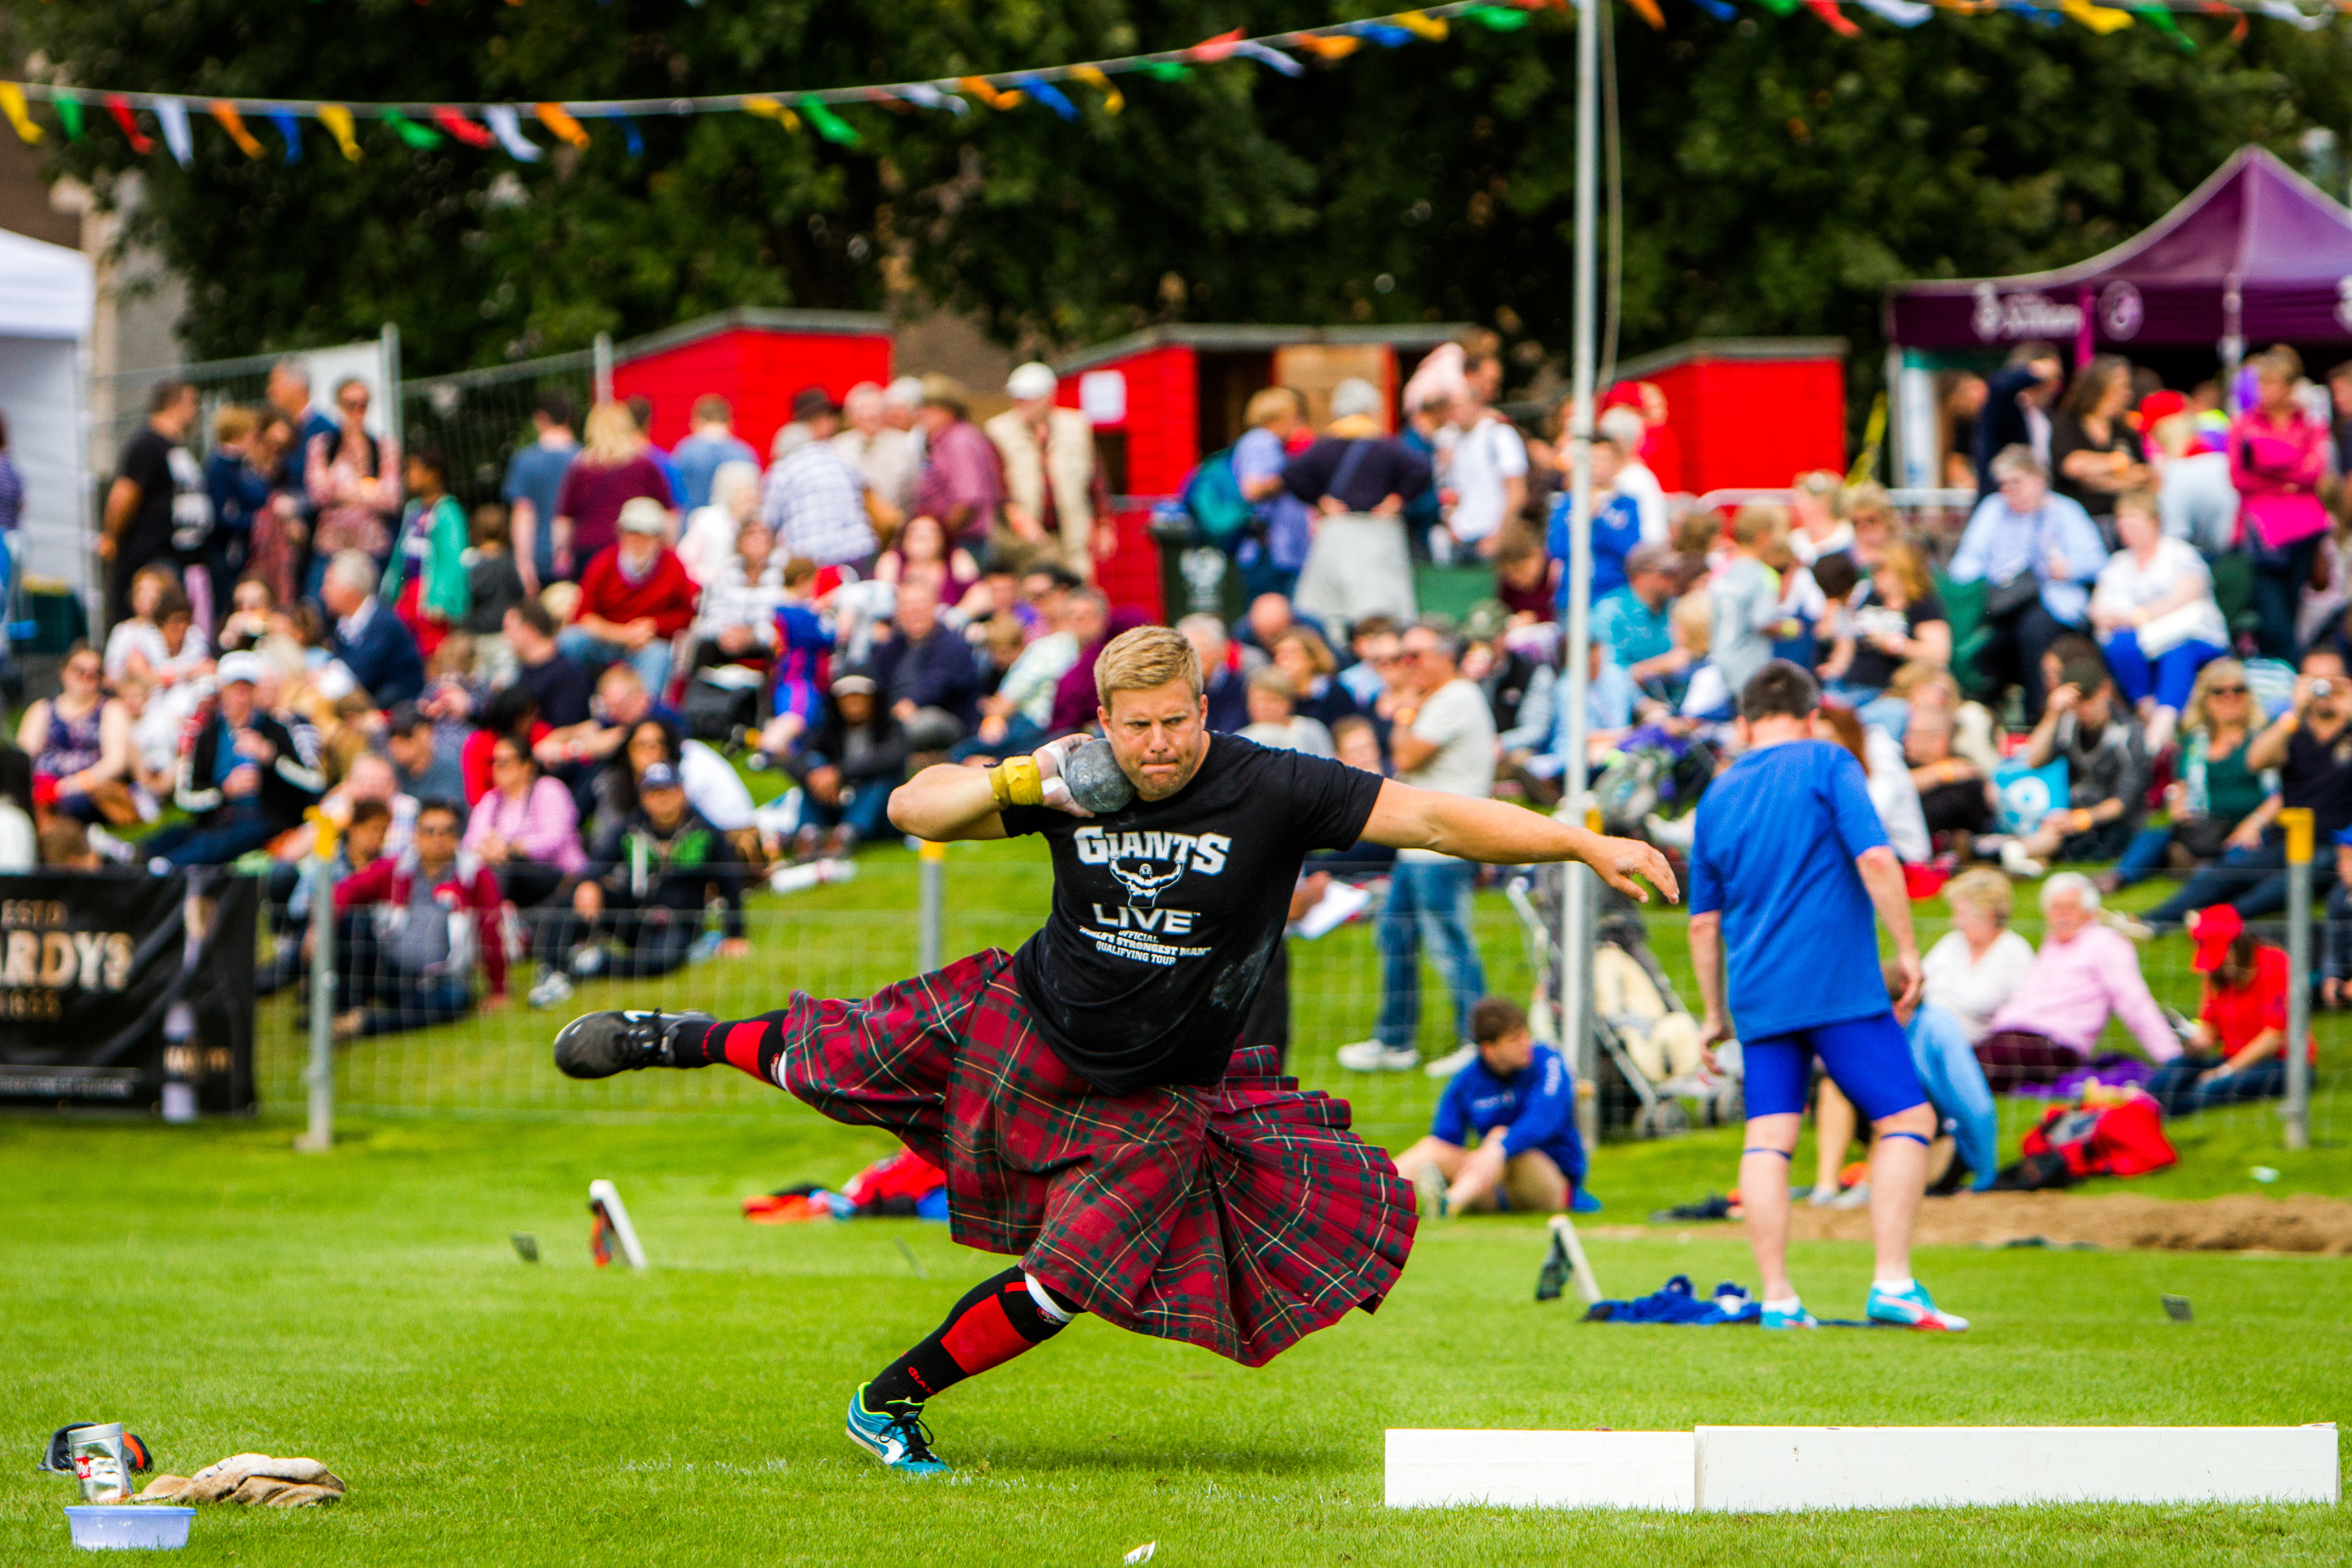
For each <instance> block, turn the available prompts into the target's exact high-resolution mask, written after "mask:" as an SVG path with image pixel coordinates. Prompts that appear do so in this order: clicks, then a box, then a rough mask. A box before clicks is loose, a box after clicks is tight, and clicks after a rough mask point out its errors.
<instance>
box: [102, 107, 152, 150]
mask: <svg viewBox="0 0 2352 1568" xmlns="http://www.w3.org/2000/svg"><path fill="white" fill-rule="evenodd" d="M106 112H107V113H109V114H111V115H112V116H114V122H115V123H116V124H117V125H120V126H121V127H122V133H123V134H124V135H125V136H128V137H129V138H131V151H132V152H133V153H139V154H141V155H142V156H144V155H145V154H147V153H152V152H153V151H154V150H155V143H154V142H153V141H152V139H151V138H150V137H149V136H148V134H147V133H146V132H143V131H142V130H140V129H139V120H138V117H137V116H136V115H134V114H132V113H131V100H129V99H127V98H125V97H123V96H122V95H121V93H119V92H110V93H108V94H107V95H106Z"/></svg>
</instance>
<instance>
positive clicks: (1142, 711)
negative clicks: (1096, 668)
mask: <svg viewBox="0 0 2352 1568" xmlns="http://www.w3.org/2000/svg"><path fill="white" fill-rule="evenodd" d="M1208 709H1209V700H1208V699H1207V698H1206V697H1205V696H1202V697H1195V696H1193V695H1192V689H1191V688H1189V687H1188V686H1186V684H1185V683H1184V682H1183V681H1181V680H1171V681H1169V682H1167V683H1166V684H1165V685H1161V686H1155V687H1152V688H1151V689H1150V690H1147V691H1114V692H1112V693H1111V695H1110V706H1109V707H1108V708H1105V709H1101V710H1098V712H1099V716H1100V718H1101V720H1102V726H1103V735H1104V737H1105V738H1106V739H1108V741H1109V742H1110V747H1111V752H1112V753H1113V754H1114V755H1116V756H1117V757H1118V766H1119V771H1120V772H1121V773H1125V774H1127V777H1128V782H1129V783H1130V784H1133V785H1135V793H1136V794H1137V795H1139V796H1141V797H1142V798H1143V799H1145V800H1166V799H1167V798H1168V797H1169V796H1170V795H1174V794H1175V793H1176V792H1177V791H1178V790H1180V789H1182V788H1183V787H1184V786H1185V785H1186V784H1190V783H1191V782H1192V774H1193V773H1195V772H1197V771H1198V770H1199V768H1200V766H1201V759H1202V757H1203V756H1204V755H1206V754H1207V751H1208V743H1209V722H1208Z"/></svg>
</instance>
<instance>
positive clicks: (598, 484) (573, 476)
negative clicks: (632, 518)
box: [555, 452, 677, 569]
mask: <svg viewBox="0 0 2352 1568" xmlns="http://www.w3.org/2000/svg"><path fill="white" fill-rule="evenodd" d="M639 496H651V497H652V498H653V499H654V500H657V501H659V502H661V503H662V505H664V506H666V507H671V506H675V505H676V504H677V503H676V502H675V501H673V500H671V499H670V493H669V480H667V479H664V478H663V477H662V471H661V465H660V464H658V463H656V462H655V461H654V460H653V459H652V458H649V457H647V456H646V455H645V454H644V453H643V452H640V453H638V454H637V455H636V456H635V457H634V458H630V459H629V460H628V461H627V462H625V463H616V464H614V466H613V467H611V468H604V467H601V466H599V465H597V464H593V463H591V462H589V461H588V460H587V459H586V458H577V459H575V460H574V461H573V462H572V466H571V467H570V468H566V469H564V470H563V482H562V485H561V486H560V487H559V488H558V489H557V490H556V492H555V515H556V516H558V517H568V518H570V519H571V520H572V565H573V567H574V568H575V569H577V568H578V567H580V566H582V565H584V564H585V563H588V562H591V561H593V560H594V559H595V558H596V557H597V556H598V555H599V554H600V553H602V552H604V551H606V550H609V549H611V548H612V545H613V542H614V540H616V539H618V538H619V537H620V536H621V533H620V525H621V508H622V506H623V505H624V504H625V502H628V501H633V500H636V499H637V497H639Z"/></svg>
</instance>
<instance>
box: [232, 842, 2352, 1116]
mask: <svg viewBox="0 0 2352 1568" xmlns="http://www.w3.org/2000/svg"><path fill="white" fill-rule="evenodd" d="M1047 888H1048V874H1047V871H1046V868H1045V864H1044V862H1043V859H1042V858H1040V859H1039V860H1038V861H1037V862H1036V863H1035V864H1034V865H1031V864H1027V863H1022V864H1013V863H1009V862H1006V861H1003V860H1001V859H999V860H983V861H979V862H976V863H975V862H970V861H965V860H964V859H963V858H962V857H957V858H956V859H955V860H953V861H951V862H950V868H949V871H948V880H947V899H946V911H947V912H946V916H945V927H944V931H943V946H942V951H943V952H946V953H947V954H948V955H949V956H950V957H953V956H956V955H959V954H961V953H966V952H974V951H977V950H980V949H982V948H985V947H992V946H993V947H1002V948H1005V949H1008V950H1009V949H1011V948H1013V947H1015V946H1017V945H1019V943H1020V942H1022V941H1024V939H1025V938H1026V937H1027V936H1028V935H1029V933H1030V932H1031V931H1034V930H1035V928H1036V926H1037V925H1038V923H1039V922H1040V921H1041V920H1042V918H1043V913H1044V910H1045V898H1046V893H1047ZM917 907H918V892H917V875H916V869H915V865H914V862H913V860H912V859H911V858H908V857H904V856H900V855H898V854H897V853H895V852H885V853H882V854H877V855H875V856H873V857H870V858H868V859H867V860H866V861H865V862H862V863H861V867H860V874H859V875H858V876H857V877H856V879H854V880H851V881H846V882H841V883H836V884H833V885H829V886H822V887H817V888H814V889H807V890H805V891H802V892H797V893H793V894H786V895H777V894H772V893H768V892H765V891H761V892H759V893H756V894H754V895H753V896H752V898H751V900H750V901H749V908H748V910H747V915H746V930H747V934H748V935H749V937H750V940H751V944H752V952H751V955H750V956H749V957H745V958H740V959H730V958H725V957H719V956H710V957H707V958H703V959H700V960H698V961H695V962H690V963H685V964H684V965H682V966H681V967H678V968H677V969H675V970H674V971H672V972H671V973H667V974H663V975H659V976H656V977H649V978H642V979H627V980H624V979H614V978H599V979H594V980H587V981H582V982H579V983H578V986H577V991H576V994H573V995H572V997H570V998H569V999H566V1000H564V1001H562V1003H560V1004H559V1005H554V1006H551V1007H550V1008H548V1009H546V1010H543V1011H535V1010H532V1009H531V1008H530V1007H529V1006H528V1005H526V1003H525V1002H524V999H523V998H524V994H525V993H526V992H527V991H528V990H529V989H530V984H531V978H532V971H531V966H530V963H528V962H523V963H518V964H517V965H516V966H515V969H514V973H513V974H512V975H511V977H510V988H511V990H512V992H513V994H514V1001H513V1003H512V1004H511V1005H510V1006H509V1008H508V1009H507V1010H506V1011H504V1012H496V1013H491V1012H480V1011H476V1012H474V1013H472V1014H470V1015H469V1016H465V1017H463V1018H460V1019H458V1020H457V1021H456V1022H454V1023H448V1024H443V1025H439V1026H432V1027H427V1028H422V1029H416V1030H412V1031H408V1032H404V1033H398V1034H390V1035H382V1036H376V1037H369V1038H363V1039H360V1040H356V1041H353V1042H352V1043H349V1044H344V1045H339V1046H338V1047H336V1054H335V1063H336V1066H335V1079H336V1100H337V1104H338V1106H339V1108H340V1109H341V1110H344V1111H349V1112H352V1113H356V1114H361V1115H475V1116H530V1117H541V1116H546V1117H568V1116H581V1117H592V1116H593V1117H598V1118H604V1117H613V1116H625V1117H626V1116H648V1117H651V1116H667V1115H674V1114H681V1113H693V1114H706V1115H707V1114H713V1113H718V1114H731V1115H735V1116H741V1117H750V1116H766V1115H773V1114H776V1113H777V1112H778V1111H779V1110H786V1109H788V1108H787V1107H786V1106H785V1104H784V1102H783V1101H782V1100H780V1099H779V1098H778V1097H777V1095H776V1094H775V1092H774V1091H773V1090H771V1089H765V1088H763V1087H762V1086H761V1085H759V1084H757V1083H755V1082H753V1081H752V1080H751V1079H748V1078H746V1077H744V1076H743V1075H741V1074H740V1073H734V1072H727V1071H705V1072H694V1073H666V1072H665V1073H643V1074H632V1075H627V1076H625V1077H623V1078H619V1079H611V1080H607V1081H604V1082H599V1083H575V1082H572V1080H570V1079H564V1078H563V1077H562V1076H561V1075H560V1074H558V1073H557V1072H556V1071H555V1069H554V1068H553V1066H552V1065H551V1060H550V1056H549V1043H550V1041H551V1039H552V1037H553V1036H554V1032H555V1030H556V1029H557V1028H558V1027H559V1026H561V1025H562V1023H563V1022H564V1021H565V1020H567V1019H569V1018H571V1017H572V1016H575V1015H576V1014H578V1013H581V1012H585V1011H589V1010H592V1009H595V1008H602V1007H621V1006H628V1007H662V1008H667V1009H673V1010H675V1009H682V1008H689V1007H691V1008H696V1009H699V1010H702V1011H707V1012H710V1013H714V1014H716V1015H718V1016H720V1017H722V1018H724V1017H745V1016H753V1015H756V1014H759V1013H762V1012H767V1011H770V1010H772V1009H775V1008H778V1007H781V1006H782V1005H784V1004H785V1002H786V1001H787V999H788V998H789V996H790V995H791V994H792V993H793V991H795V990H801V991H806V992H809V993H811V994H817V995H830V996H857V995H863V994H866V993H868V992H870V991H873V990H876V989H877V988H879V987H881V986H883V985H885V984H889V983H890V982H892V981H895V980H899V979H903V978H905V977H907V976H908V975H910V974H912V973H915V971H916V967H917V958H916V952H917V945H918V942H919V930H918V921H917V918H916V910H917ZM1644 920H1645V925H1646V929H1647V931H1648V936H1649V945H1650V948H1651V951H1652V952H1654V954H1655V955H1656V957H1657V959H1658V961H1659V963H1660V964H1661V965H1662V967H1663V969H1664V973H1665V974H1666V976H1667V978H1668V979H1669V980H1670V981H1671V983H1672V984H1673V986H1674V988H1675V991H1676V993H1677V994H1679V996H1680V997H1681V999H1682V1000H1683V1002H1684V1003H1685V1005H1687V1006H1689V1007H1691V1008H1692V1009H1694V1010H1696V1006H1697V1002H1698V995H1697V992H1696V987H1695V986H1694V984H1692V980H1691V973H1690V966H1689V957H1688V952H1687V948H1686V946H1685V941H1684V920H1685V917H1684V916H1683V915H1682V914H1680V913H1679V912H1676V911H1664V912H1655V911H1654V912H1651V913H1649V914H1647V915H1646V916H1645V917H1644ZM714 929H715V928H714ZM1472 929H1473V935H1474V938H1475V942H1476V943H1477V946H1478V948H1479V951H1480V954H1481V957H1482V959H1483V962H1484V964H1485V969H1486V990H1488V991H1490V992H1496V993H1500V994H1506V995H1510V996H1513V997H1517V998H1519V999H1521V1000H1523V1001H1524V1000H1526V999H1528V997H1529V996H1530V994H1531V992H1532V989H1533V986H1534V984H1535V971H1534V969H1533V967H1532V966H1531V964H1530V962H1529V957H1528V948H1527V945H1526V942H1525V941H1524V938H1523V929H1522V927H1521V924H1520V921H1519V917H1518V915H1517V913H1516V912H1515V911H1514V910H1513V908H1512V906H1511V904H1510V902H1509V901H1508V900H1507V899H1506V898H1505V896H1504V895H1503V893H1502V892H1501V891H1500V890H1499V889H1494V888H1490V889H1486V890H1482V891H1481V892H1480V893H1479V894H1478V895H1477V896H1476V899H1475V903H1474V914H1473V921H1472ZM1947 929H1948V926H1947V925H1946V924H1945V923H1944V922H1942V921H1933V920H1923V921H1921V924H1920V938H1921V943H1922V946H1923V947H1924V946H1926V945H1927V944H1928V943H1931V942H1934V941H1935V940H1936V939H1937V937H1939V936H1941V935H1942V934H1943V933H1944V931H1945V930H1947ZM2018 929H2019V930H2020V931H2021V933H2022V934H2023V935H2025V936H2026V937H2027V939H2028V940H2029V941H2033V942H2039V941H2040V939H2041V935H2042V932H2041V929H2040V921H2039V919H2038V917H2031V916H2029V917H2028V918H2022V919H2021V920H2020V921H2018ZM2265 934H2266V936H2269V937H2270V938H2272V939H2273V940H2275V939H2276V938H2277V935H2278V933H2277V932H2275V931H2271V932H2266V933H2265ZM1290 952H1291V981H1290V995H1291V1050H1290V1067H1291V1071H1292V1072H1294V1073H1295V1074H1297V1076H1298V1078H1299V1079H1301V1080H1302V1081H1303V1082H1304V1083H1305V1084H1307V1086H1308V1087H1310V1088H1317V1089H1327V1090H1328V1091H1329V1092H1331V1093H1333V1094H1334V1095H1337V1096H1339V1097H1341V1098H1344V1099H1346V1100H1349V1102H1350V1103H1351V1104H1352V1106H1353V1107H1354V1110H1355V1116H1356V1121H1357V1125H1358V1127H1359V1128H1360V1130H1361V1131H1363V1132H1364V1133H1365V1135H1366V1136H1367V1137H1369V1138H1370V1139H1372V1140H1373V1141H1374V1142H1381V1143H1383V1144H1387V1145H1389V1146H1392V1147H1396V1146H1402V1142H1410V1141H1411V1140H1412V1138H1413V1137H1415V1136H1418V1135H1419V1134H1420V1133H1421V1132H1422V1131H1425V1130H1426V1128H1427V1126H1428V1124H1429V1119H1430V1116H1431V1114H1432V1112H1433V1110H1434V1107H1435V1104H1436V1100H1437V1096H1438V1093H1439V1091H1440V1089H1442V1087H1443V1086H1442V1084H1440V1083H1439V1082H1437V1081H1435V1080H1433V1079H1429V1078H1427V1077H1426V1076H1424V1075H1423V1073H1422V1072H1420V1071H1417V1070H1416V1071H1410V1072H1402V1073H1381V1074H1364V1073H1356V1072H1350V1071H1348V1070H1346V1069H1344V1068H1341V1067H1340V1066H1339V1061H1338V1057H1337V1052H1338V1050H1339V1047H1341V1046H1342V1045H1345V1044H1348V1043H1349V1042H1352V1041H1357V1040H1361V1039H1364V1038H1367V1037H1369V1036H1370V1034H1371V1032H1372V1024H1373V1020H1374V1018H1375V1016H1376V1015H1377V1013H1378V1011H1379V1008H1380V1005H1381V958H1380V954H1379V952H1378V949H1377V947H1376V944H1375V941H1374V931H1373V925H1372V923H1371V921H1370V920H1359V921H1354V922H1351V923H1349V924H1348V925H1345V926H1342V927H1340V928H1339V930H1337V931H1333V932H1331V933H1330V934H1328V935H1327V936H1325V937H1323V938H1321V939H1319V940H1318V941H1312V942H1309V941H1304V940H1298V939H1294V940H1293V941H1292V942H1291V944H1290ZM2140 954H2141V962H2142V966H2143V970H2144V973H2146V975H2147V980H2148V983H2149V985H2150V987H2151V989H2152V990H2153V991H2154V993H2155V994H2156V997H2157V999H2158V1001H2159V1002H2160V1003H2162V1004H2164V1005H2167V1006H2169V1007H2172V1008H2175V1009H2178V1010H2179V1011H2180V1012H2182V1013H2184V1014H2190V1015H2193V1014H2194V1013H2195V1011H2196V1007H2197V1001H2198V995H2199V977H2198V976H2197V975H2196V974H2195V973H2193V972H2192V971H2191V970H2190V968H2189V955H2190V949H2189V943H2188V942H2186V941H2185V940H2183V939H2180V938H2178V937H2175V938H2170V939H2167V940H2162V941H2158V942H2154V943H2151V944H2149V945H2147V946H2146V947H2144V948H2142V949H2141V950H2140ZM1421 987H1422V993H1421V994H1422V1007H1421V1020H1420V1030H1419V1039H1418V1044H1419V1046H1420V1048H1421V1050H1422V1052H1423V1057H1424V1058H1436V1057H1439V1056H1442V1055H1444V1053H1445V1052H1446V1051H1448V1050H1450V1049H1451V1048H1452V1047H1453V1045H1454V1020H1453V1017H1452V1008H1451V1005H1450V1003H1449V1001H1448V999H1447V994H1446V992H1445V990H1444V985H1443V984H1442V982H1441V981H1440V979H1439V976H1438V974H1437V972H1436V971H1435V969H1434V968H1433V966H1432V965H1431V964H1430V963H1428V961H1427V956H1426V954H1424V957H1423V965H1422V970H1421ZM347 1000H349V999H348V998H347ZM2315 1027H2316V1028H2317V1031H2318V1033H2319V1037H2320V1042H2321V1052H2320V1067H2319V1069H2318V1071H2317V1072H2316V1074H2315V1079H2314V1086H2313V1099H2312V1118H2311V1131H2312V1138H2313V1141H2314V1142H2315V1143H2328V1142H2337V1141H2340V1140H2343V1139H2345V1138H2347V1137H2352V1094H2347V1089H2352V1084H2347V1074H2346V1073H2344V1072H2343V1071H2342V1070H2341V1068H2340V1063H2341V1059H2342V1056H2343V1050H2344V1047H2345V1045H2346V1042H2347V1040H2352V1028H2347V1026H2346V1025H2345V1024H2344V1023H2343V1022H2342V1020H2341V1016H2329V1015H2319V1016H2317V1017H2316V1018H2315ZM2101 1048H2103V1049H2108V1048H2112V1049H2117V1050H2129V1049H2131V1048H2132V1047H2131V1042H2130V1040H2129V1038H2128V1036H2127V1034H2126V1032H2125V1031H2124V1029H2123V1027H2122V1026H2121V1025H2120V1024H2112V1023H2111V1024H2110V1026H2109V1027H2108V1032H2107V1035H2106V1036H2105V1038H2104V1039H2103V1040H2102V1041H2101ZM308 1049H309V1047H308V1042H307V1013H306V1011H305V1009H304V1008H303V1007H302V1006H301V1005H299V1001H298V998H297V997H296V995H295V994H294V993H292V992H290V991H289V992H287V993H284V994H279V995H278V996H275V997H271V998H268V999H267V1000H265V1001H264V1002H263V1004H262V1005H261V1009H260V1016H259V1027H258V1047H257V1053H258V1061H257V1068H258V1074H257V1076H258V1081H259V1084H260V1088H261V1093H262V1098H263V1104H264V1107H265V1109H268V1110H292V1109H293V1108H294V1107H296V1106H298V1105H299V1104H300V1103H301V1100H302V1096H303V1092H304V1090H303V1077H302V1074H303V1070H304V1068H305V1065H306V1062H307V1060H308ZM2046 1103H2047V1102H2045V1101H2042V1100H2030V1099H2024V1098H2011V1097H2003V1098H2002V1099H2001V1100H2000V1107H2001V1111H2000V1118H2001V1138H2002V1143H2001V1147H2002V1150H2003V1152H2004V1157H2013V1156H2014V1153H2015V1151H2016V1143H2017V1139H2018V1137H2019V1135H2020V1134H2021V1133H2022V1131H2024V1130H2025V1129H2026V1128H2027V1127H2028V1126H2030V1125H2032V1122H2033V1121H2036V1120H2038V1119H2039V1117H2040V1115H2041V1112H2042V1109H2043V1108H2044V1106H2045V1104H2046ZM1694 1109H1695V1110H1696V1109H1697V1108H1696V1107H1695V1108H1694ZM2203 1114H2204V1116H2205V1117H2207V1118H2220V1119H2227V1121H2231V1122H2243V1123H2250V1124H2255V1125H2258V1126H2259V1127H2260V1128H2261V1129H2262V1130H2263V1133H2262V1135H2263V1137H2265V1138H2274V1137H2275V1136H2276V1132H2277V1126H2278V1113H2277V1102H2276V1101H2261V1102H2255V1103H2251V1104H2245V1105H2239V1106H2232V1107H2227V1108H2222V1109H2219V1110H2211V1111H2208V1112H2205V1113H2203ZM2249 1130H2250V1131H2251V1128H2250V1129H2249Z"/></svg>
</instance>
